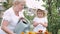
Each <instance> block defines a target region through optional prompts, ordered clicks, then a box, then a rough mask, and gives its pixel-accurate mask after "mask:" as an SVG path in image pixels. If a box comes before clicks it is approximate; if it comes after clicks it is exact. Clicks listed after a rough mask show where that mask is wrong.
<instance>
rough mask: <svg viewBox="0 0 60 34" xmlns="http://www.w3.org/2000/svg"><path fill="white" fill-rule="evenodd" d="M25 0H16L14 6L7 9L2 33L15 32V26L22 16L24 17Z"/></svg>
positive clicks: (9, 33) (12, 33) (10, 33)
mask: <svg viewBox="0 0 60 34" xmlns="http://www.w3.org/2000/svg"><path fill="white" fill-rule="evenodd" d="M24 5H25V0H14V2H13V6H12V7H11V8H9V9H8V10H6V11H5V12H4V15H3V20H2V24H1V29H2V31H3V33H2V34H5V33H6V34H15V33H14V28H15V26H16V25H17V23H18V20H19V19H20V18H22V17H23V18H24V15H23V8H24Z"/></svg>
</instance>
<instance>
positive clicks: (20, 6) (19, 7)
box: [15, 2, 25, 11]
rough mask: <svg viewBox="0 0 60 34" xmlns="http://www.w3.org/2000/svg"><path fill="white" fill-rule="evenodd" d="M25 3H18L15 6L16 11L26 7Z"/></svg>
mask: <svg viewBox="0 0 60 34" xmlns="http://www.w3.org/2000/svg"><path fill="white" fill-rule="evenodd" d="M24 5H25V3H24V2H22V3H19V4H18V5H16V6H15V8H16V11H21V10H22V9H23V8H24Z"/></svg>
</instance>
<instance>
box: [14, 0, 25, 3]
mask: <svg viewBox="0 0 60 34" xmlns="http://www.w3.org/2000/svg"><path fill="white" fill-rule="evenodd" d="M15 2H25V0H13V3H15Z"/></svg>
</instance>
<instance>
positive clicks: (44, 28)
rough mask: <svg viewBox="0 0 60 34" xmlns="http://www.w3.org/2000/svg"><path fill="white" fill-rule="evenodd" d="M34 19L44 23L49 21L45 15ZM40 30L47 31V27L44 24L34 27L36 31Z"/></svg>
mask: <svg viewBox="0 0 60 34" xmlns="http://www.w3.org/2000/svg"><path fill="white" fill-rule="evenodd" d="M33 21H34V22H37V23H43V24H44V23H48V21H47V18H46V17H43V18H38V17H35V18H34V20H33ZM39 30H42V31H43V32H45V31H46V27H44V26H43V25H41V24H39V25H37V26H36V27H34V29H33V31H34V32H38V31H39Z"/></svg>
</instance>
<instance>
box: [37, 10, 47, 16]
mask: <svg viewBox="0 0 60 34" xmlns="http://www.w3.org/2000/svg"><path fill="white" fill-rule="evenodd" d="M37 12H42V13H43V17H45V16H47V11H46V10H41V9H38V10H37Z"/></svg>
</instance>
